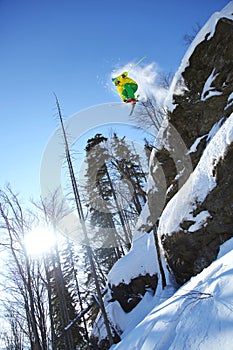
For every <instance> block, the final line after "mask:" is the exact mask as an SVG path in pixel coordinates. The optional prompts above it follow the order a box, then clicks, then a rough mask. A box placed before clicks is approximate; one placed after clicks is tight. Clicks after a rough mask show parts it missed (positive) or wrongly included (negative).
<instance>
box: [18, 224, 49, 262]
mask: <svg viewBox="0 0 233 350" xmlns="http://www.w3.org/2000/svg"><path fill="white" fill-rule="evenodd" d="M54 244H55V235H54V232H53V231H52V230H50V229H48V228H45V227H36V228H34V229H33V230H31V231H30V232H29V233H28V234H27V235H25V238H24V245H25V248H26V250H27V252H28V253H29V254H30V255H42V254H44V253H47V252H49V251H50V249H51V248H52V247H53V246H54Z"/></svg>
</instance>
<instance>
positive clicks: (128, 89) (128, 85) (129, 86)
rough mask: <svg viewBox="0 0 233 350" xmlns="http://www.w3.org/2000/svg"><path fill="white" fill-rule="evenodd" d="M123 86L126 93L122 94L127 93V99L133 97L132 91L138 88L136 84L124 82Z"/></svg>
mask: <svg viewBox="0 0 233 350" xmlns="http://www.w3.org/2000/svg"><path fill="white" fill-rule="evenodd" d="M124 88H125V91H126V94H124V96H125V95H127V99H129V98H135V96H134V93H135V92H136V91H137V88H138V86H137V84H133V83H126V84H125V85H124ZM122 93H123V92H122Z"/></svg>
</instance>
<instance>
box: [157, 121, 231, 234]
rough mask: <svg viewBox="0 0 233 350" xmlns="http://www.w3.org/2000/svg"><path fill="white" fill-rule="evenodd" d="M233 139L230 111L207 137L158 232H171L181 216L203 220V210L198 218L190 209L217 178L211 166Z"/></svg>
mask: <svg viewBox="0 0 233 350" xmlns="http://www.w3.org/2000/svg"><path fill="white" fill-rule="evenodd" d="M232 140H233V114H231V116H230V117H229V118H228V119H227V120H226V121H225V123H224V124H223V125H222V126H221V128H220V129H219V130H218V131H217V132H216V134H215V135H214V136H213V138H212V139H211V140H210V142H209V144H208V145H207V147H206V149H205V151H204V152H203V155H202V157H201V159H200V161H199V163H198V165H197V167H196V168H195V170H194V171H193V173H192V174H191V175H190V177H189V179H188V180H187V181H186V183H185V184H184V185H183V187H182V188H181V189H180V190H179V192H178V193H177V194H176V195H175V196H174V197H173V198H172V199H171V200H170V202H169V203H168V204H167V206H166V208H165V209H164V211H163V213H162V215H161V218H160V224H159V228H158V234H159V235H160V236H162V235H163V234H169V235H171V234H172V233H173V232H175V231H177V230H179V228H180V226H179V225H180V223H181V222H182V221H184V220H191V221H194V223H195V222H196V225H200V224H201V223H202V224H204V223H203V217H204V216H203V214H202V217H201V218H202V220H201V221H200V216H196V217H195V216H193V214H192V213H193V211H194V210H195V209H196V203H197V202H200V203H202V202H203V201H204V200H205V198H206V196H207V195H208V194H209V193H210V192H211V190H213V188H214V187H215V186H216V180H215V177H214V176H213V169H214V166H215V165H216V164H217V162H218V161H219V159H220V158H221V157H224V153H225V150H226V148H227V146H228V145H229V144H230V143H231V142H232ZM207 217H208V216H206V218H207ZM193 228H194V226H193Z"/></svg>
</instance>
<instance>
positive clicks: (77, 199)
mask: <svg viewBox="0 0 233 350" xmlns="http://www.w3.org/2000/svg"><path fill="white" fill-rule="evenodd" d="M55 97H56V96H55ZM56 104H57V109H58V114H59V118H60V122H61V126H62V131H63V136H64V141H65V150H66V159H67V162H68V167H69V172H70V179H71V183H72V189H73V192H74V196H75V203H76V207H77V211H78V215H79V219H80V223H81V226H82V230H83V234H84V237H85V244H86V250H87V256H88V259H89V262H90V266H91V271H92V274H93V277H94V281H95V287H96V291H97V295H98V300H99V305H100V310H101V312H102V315H103V319H104V324H105V327H106V331H107V335H108V340H109V345H112V344H114V340H113V336H112V332H111V329H110V324H109V320H108V316H107V312H106V309H105V306H104V302H103V299H102V295H101V290H100V285H99V281H98V276H97V273H96V268H95V264H94V259H93V253H92V249H91V246H90V242H89V238H88V233H87V228H86V224H85V218H84V213H83V208H82V205H81V200H80V195H79V191H78V186H77V183H76V179H75V175H74V170H73V165H72V161H71V156H70V152H69V146H68V141H67V137H66V132H65V128H64V124H63V120H62V114H61V109H60V105H59V102H58V99H57V97H56Z"/></svg>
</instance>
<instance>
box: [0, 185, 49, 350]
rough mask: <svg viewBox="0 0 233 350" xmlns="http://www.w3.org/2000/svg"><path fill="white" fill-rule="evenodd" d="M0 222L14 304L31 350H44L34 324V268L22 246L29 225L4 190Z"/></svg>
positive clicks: (0, 196) (12, 196)
mask: <svg viewBox="0 0 233 350" xmlns="http://www.w3.org/2000/svg"><path fill="white" fill-rule="evenodd" d="M0 218H1V229H3V231H4V234H5V242H6V243H5V247H7V248H8V253H9V254H10V257H11V265H10V266H9V270H10V271H9V273H10V278H11V286H10V289H11V292H12V297H13V298H15V301H19V300H20V303H21V304H22V305H23V306H24V311H25V313H24V318H25V319H26V321H27V329H28V332H27V333H28V336H29V340H30V344H31V349H35V350H45V349H46V347H43V341H42V338H46V335H44V334H43V330H42V329H40V327H39V323H38V316H39V314H40V316H41V310H40V311H39V310H38V303H40V301H39V300H37V299H36V295H35V291H34V288H35V284H36V282H37V281H36V280H35V274H36V273H35V264H33V263H32V262H31V260H30V257H29V256H28V254H27V251H26V249H25V246H24V237H25V233H26V232H28V230H30V225H31V222H30V218H29V216H28V215H27V213H26V212H25V211H24V210H23V208H22V206H21V204H20V201H19V199H18V197H17V195H16V194H14V193H13V191H12V190H11V189H10V187H8V188H7V192H3V191H0ZM12 281H13V285H12ZM43 317H44V315H43Z"/></svg>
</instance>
